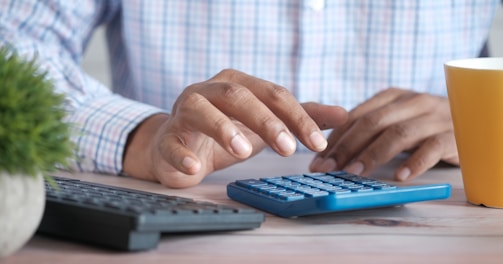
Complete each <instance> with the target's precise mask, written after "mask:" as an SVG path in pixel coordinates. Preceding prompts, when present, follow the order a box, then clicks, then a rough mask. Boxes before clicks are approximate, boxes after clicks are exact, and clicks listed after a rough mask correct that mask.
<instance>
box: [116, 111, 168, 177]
mask: <svg viewBox="0 0 503 264" xmlns="http://www.w3.org/2000/svg"><path fill="white" fill-rule="evenodd" d="M168 119H169V115H168V114H164V113H163V114H155V115H152V116H150V117H148V118H147V119H145V120H143V121H142V122H141V123H140V124H139V125H138V126H137V127H136V128H135V129H134V130H133V131H131V132H130V133H129V135H128V139H127V142H126V146H125V148H124V155H123V164H122V165H123V166H122V168H123V170H122V171H123V173H124V174H125V175H129V176H132V177H135V178H140V179H144V180H151V181H156V178H155V176H154V175H153V174H152V173H151V171H152V164H151V160H152V159H151V157H150V153H151V150H150V148H151V141H152V140H153V139H154V137H155V134H156V133H157V131H158V130H159V129H160V127H161V126H162V124H164V123H165V122H166V121H167V120H168Z"/></svg>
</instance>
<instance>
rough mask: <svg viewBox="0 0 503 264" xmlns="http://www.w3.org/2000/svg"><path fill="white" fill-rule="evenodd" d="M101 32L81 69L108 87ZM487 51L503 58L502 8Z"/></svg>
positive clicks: (97, 35)
mask: <svg viewBox="0 0 503 264" xmlns="http://www.w3.org/2000/svg"><path fill="white" fill-rule="evenodd" d="M103 31H104V30H103V29H99V30H98V31H97V32H96V34H95V36H94V37H93V39H92V40H91V43H90V46H89V48H88V52H87V54H86V57H85V59H84V61H83V67H84V69H85V70H86V71H87V72H88V73H89V74H91V75H92V76H94V77H95V78H97V79H98V80H100V81H102V82H103V83H105V84H106V85H110V77H109V72H110V71H109V68H108V56H107V51H106V47H105V39H104V36H103V35H104V34H103V33H104V32H103ZM489 49H490V52H491V56H493V57H503V7H501V8H500V9H499V10H498V12H497V14H496V18H495V20H494V24H493V26H492V28H491V32H490V36H489Z"/></svg>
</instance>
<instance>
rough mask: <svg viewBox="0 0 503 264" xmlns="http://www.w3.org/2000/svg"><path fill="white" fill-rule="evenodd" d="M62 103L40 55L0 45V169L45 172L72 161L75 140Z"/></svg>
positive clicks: (27, 173) (14, 172)
mask: <svg viewBox="0 0 503 264" xmlns="http://www.w3.org/2000/svg"><path fill="white" fill-rule="evenodd" d="M63 104H64V96H63V95H61V94H57V93H55V92H54V89H53V84H52V82H51V81H50V80H49V79H48V78H47V72H41V71H40V69H39V68H38V67H37V65H36V63H35V59H32V60H23V59H22V58H21V57H20V56H19V55H18V54H16V53H14V52H12V51H10V49H9V48H6V47H1V48H0V171H6V172H8V173H11V174H26V175H31V176H35V175H37V174H39V173H43V174H44V176H46V175H45V174H46V173H47V172H50V171H53V170H55V169H56V165H57V164H60V165H62V166H66V165H67V159H68V158H69V157H71V156H72V155H73V144H72V143H71V141H70V133H71V131H70V129H71V126H70V124H68V123H66V122H64V121H63V118H64V116H65V114H66V112H65V110H64V109H63Z"/></svg>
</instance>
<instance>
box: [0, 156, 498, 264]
mask: <svg viewBox="0 0 503 264" xmlns="http://www.w3.org/2000/svg"><path fill="white" fill-rule="evenodd" d="M310 160H311V155H309V154H298V155H295V156H293V157H289V158H282V157H279V156H276V155H273V154H271V153H263V154H260V155H259V156H257V157H255V158H253V159H251V160H249V161H246V162H244V163H241V164H238V165H236V166H233V167H231V168H228V169H226V170H223V171H219V172H217V173H214V174H213V175H210V176H208V177H207V178H206V179H205V180H204V181H203V182H202V183H201V184H200V185H198V186H196V187H193V188H189V189H182V190H171V189H167V188H165V187H163V186H161V185H159V184H156V183H151V182H145V181H139V180H135V179H130V178H122V177H116V176H108V175H71V177H77V178H80V179H82V180H87V181H96V182H101V183H106V184H112V185H118V186H123V187H128V188H137V189H142V190H147V191H151V192H159V193H165V194H171V195H181V196H187V197H192V198H195V199H201V200H208V201H213V202H217V203H227V204H236V203H235V202H234V201H231V200H229V199H228V198H227V196H226V190H225V186H226V184H227V183H228V182H230V181H232V180H234V179H238V178H249V177H261V176H278V175H286V174H293V173H299V172H305V171H307V166H308V164H309V162H310ZM395 163H396V162H395ZM392 168H393V164H390V166H387V167H386V168H383V169H381V170H379V171H377V172H376V173H374V175H373V177H377V178H379V179H385V180H386V179H391V169H392ZM437 182H449V183H451V184H452V187H453V190H452V196H451V198H450V199H448V200H441V201H433V202H422V203H415V204H408V205H406V206H402V207H395V208H381V209H373V210H365V211H353V212H344V213H335V214H329V215H320V216H310V217H304V218H297V219H282V218H278V217H275V216H272V215H267V217H266V221H265V222H264V223H263V225H262V227H261V228H259V229H255V230H250V231H240V232H228V233H226V232H224V233H216V234H200V235H198V234H191V235H171V236H163V238H162V239H161V243H160V245H159V246H158V248H157V249H155V250H151V251H146V252H137V253H123V252H115V251H109V250H105V249H100V248H95V247H92V246H88V245H82V244H78V243H74V242H67V241H59V240H55V239H51V238H47V237H42V236H38V235H36V236H35V237H34V238H33V239H32V240H31V241H30V242H29V243H28V244H27V245H26V246H25V247H24V248H22V249H21V250H20V251H19V252H17V253H16V254H15V255H13V256H11V257H9V258H7V259H5V260H4V261H3V262H2V264H3V263H6V264H13V263H85V264H89V263H93V264H98V263H121V264H127V263H143V264H146V263H166V264H167V263H232V264H243V263H273V262H274V263H304V264H311V263H328V262H330V263H386V264H389V263H470V264H472V263H503V210H501V209H489V208H483V207H479V206H473V205H470V204H468V203H467V202H466V199H465V196H464V193H463V186H462V181H461V175H460V171H459V169H458V168H452V167H449V168H435V169H432V170H430V171H429V172H428V173H426V174H425V175H422V176H421V177H419V178H417V179H415V180H413V181H412V182H410V183H437ZM410 183H409V184H410ZM0 235H1V234H0Z"/></svg>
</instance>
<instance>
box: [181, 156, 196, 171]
mask: <svg viewBox="0 0 503 264" xmlns="http://www.w3.org/2000/svg"><path fill="white" fill-rule="evenodd" d="M196 164H197V161H196V160H194V159H193V158H191V157H185V158H183V160H182V166H184V167H185V168H187V169H190V168H192V167H194V166H195V165H196Z"/></svg>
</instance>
